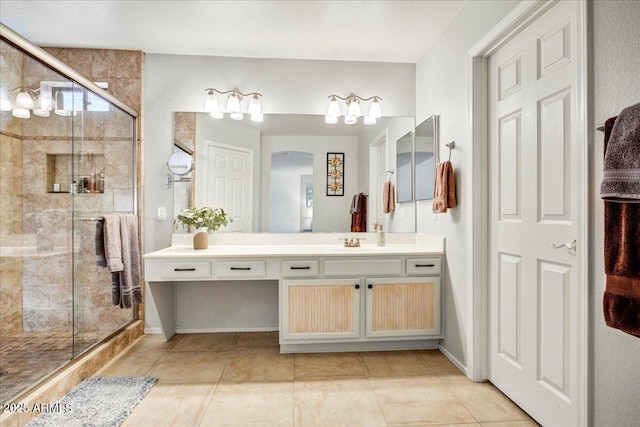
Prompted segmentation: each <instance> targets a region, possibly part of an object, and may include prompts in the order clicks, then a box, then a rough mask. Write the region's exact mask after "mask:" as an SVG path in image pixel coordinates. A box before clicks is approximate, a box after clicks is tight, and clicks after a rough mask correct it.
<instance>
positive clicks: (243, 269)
mask: <svg viewBox="0 0 640 427" xmlns="http://www.w3.org/2000/svg"><path fill="white" fill-rule="evenodd" d="M231 270H240V271H249V270H251V267H231Z"/></svg>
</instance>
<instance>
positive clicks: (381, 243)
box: [378, 224, 386, 246]
mask: <svg viewBox="0 0 640 427" xmlns="http://www.w3.org/2000/svg"><path fill="white" fill-rule="evenodd" d="M385 243H386V242H385V236H384V228H383V227H382V224H379V225H378V246H384V245H385Z"/></svg>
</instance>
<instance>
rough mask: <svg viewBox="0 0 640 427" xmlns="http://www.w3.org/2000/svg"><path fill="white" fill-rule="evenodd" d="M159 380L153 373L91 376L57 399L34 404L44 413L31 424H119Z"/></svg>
mask: <svg viewBox="0 0 640 427" xmlns="http://www.w3.org/2000/svg"><path fill="white" fill-rule="evenodd" d="M157 381H158V379H157V378H153V377H117V378H102V377H94V378H88V379H86V380H84V381H82V382H81V383H80V384H78V385H77V386H76V387H75V388H74V389H73V390H71V391H70V392H69V393H67V395H66V396H64V397H63V398H62V399H60V400H59V401H57V402H56V403H53V404H48V405H45V404H41V405H40V406H37V407H34V408H32V409H33V410H37V411H38V412H40V413H41V415H40V416H39V417H37V418H35V419H34V420H32V421H31V422H30V423H29V424H27V427H61V426H65V427H117V426H119V425H121V424H122V423H123V422H124V420H126V419H127V417H128V416H129V414H130V413H131V411H133V408H135V407H136V405H137V404H138V403H140V401H142V399H144V397H145V396H146V395H147V393H149V390H151V387H153V385H154V384H155V383H156V382H157Z"/></svg>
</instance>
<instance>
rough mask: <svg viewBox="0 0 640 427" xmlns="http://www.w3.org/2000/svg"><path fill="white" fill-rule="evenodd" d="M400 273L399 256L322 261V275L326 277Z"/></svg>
mask: <svg viewBox="0 0 640 427" xmlns="http://www.w3.org/2000/svg"><path fill="white" fill-rule="evenodd" d="M401 274H402V262H401V260H400V259H399V258H398V259H395V258H391V259H389V258H381V259H361V258H360V259H358V258H353V259H348V260H341V259H340V260H338V259H330V260H327V261H325V262H324V275H325V276H326V277H345V276H399V275H401Z"/></svg>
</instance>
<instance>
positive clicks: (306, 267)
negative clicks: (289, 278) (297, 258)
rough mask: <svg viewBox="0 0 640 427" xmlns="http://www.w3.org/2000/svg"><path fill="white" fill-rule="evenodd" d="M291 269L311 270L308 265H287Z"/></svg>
mask: <svg viewBox="0 0 640 427" xmlns="http://www.w3.org/2000/svg"><path fill="white" fill-rule="evenodd" d="M289 268H290V269H291V270H311V267H310V266H308V265H307V266H305V267H296V266H291V267H289Z"/></svg>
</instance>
